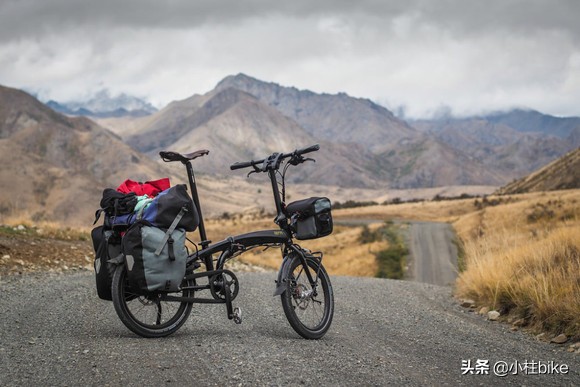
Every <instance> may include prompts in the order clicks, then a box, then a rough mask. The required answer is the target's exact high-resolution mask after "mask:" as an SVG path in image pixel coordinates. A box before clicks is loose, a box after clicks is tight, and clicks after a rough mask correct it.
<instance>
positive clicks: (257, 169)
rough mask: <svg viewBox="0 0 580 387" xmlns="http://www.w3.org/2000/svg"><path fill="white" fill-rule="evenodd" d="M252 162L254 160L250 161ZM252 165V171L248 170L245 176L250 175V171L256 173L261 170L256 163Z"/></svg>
mask: <svg viewBox="0 0 580 387" xmlns="http://www.w3.org/2000/svg"><path fill="white" fill-rule="evenodd" d="M253 162H254V161H253V160H252V163H253ZM252 167H253V168H254V170H253V171H250V172H248V174H247V175H246V178H248V177H250V175H251V174H252V173H258V172H262V170H261V169H260V168H258V167H257V166H256V165H254V164H252Z"/></svg>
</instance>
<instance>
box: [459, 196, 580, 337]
mask: <svg viewBox="0 0 580 387" xmlns="http://www.w3.org/2000/svg"><path fill="white" fill-rule="evenodd" d="M516 199H517V200H512V201H508V202H507V203H505V202H504V203H501V204H499V205H496V206H491V207H485V208H482V209H481V210H477V211H475V212H473V213H471V214H466V215H464V216H463V217H461V218H460V219H458V220H457V221H456V222H455V223H454V226H455V228H456V230H457V233H458V235H459V237H460V238H461V240H462V241H463V247H464V250H465V260H466V262H465V263H466V269H465V271H464V272H463V273H461V274H460V276H459V279H458V281H457V294H458V295H459V296H461V297H466V298H472V299H474V300H475V301H476V302H477V303H478V304H479V305H485V306H489V307H491V308H494V309H498V310H501V311H502V312H504V313H506V312H509V313H510V314H511V315H512V317H513V318H523V319H524V320H525V322H526V323H527V324H529V326H530V327H532V328H535V329H537V330H547V331H550V332H552V333H566V334H568V335H571V336H576V337H578V336H580V209H579V207H578V203H579V202H580V191H578V190H575V191H560V192H550V193H539V194H526V195H519V196H518V197H517V198H516Z"/></svg>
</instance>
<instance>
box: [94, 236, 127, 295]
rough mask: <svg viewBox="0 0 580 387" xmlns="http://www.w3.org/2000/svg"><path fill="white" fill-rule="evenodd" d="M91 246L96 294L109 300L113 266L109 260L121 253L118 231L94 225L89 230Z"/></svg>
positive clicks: (114, 266)
mask: <svg viewBox="0 0 580 387" xmlns="http://www.w3.org/2000/svg"><path fill="white" fill-rule="evenodd" d="M91 238H92V239H93V248H94V249H95V262H94V269H95V280H96V284H97V295H98V296H99V298H101V299H103V300H108V301H111V300H112V299H113V298H112V296H111V283H112V281H113V274H114V272H115V268H116V267H117V266H116V265H114V264H111V263H109V260H111V259H114V258H117V257H118V256H119V255H120V254H121V236H120V235H119V233H117V232H115V231H112V230H110V229H107V228H106V227H103V226H99V227H95V228H94V229H93V231H92V232H91Z"/></svg>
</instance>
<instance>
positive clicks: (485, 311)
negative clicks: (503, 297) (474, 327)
mask: <svg viewBox="0 0 580 387" xmlns="http://www.w3.org/2000/svg"><path fill="white" fill-rule="evenodd" d="M488 312H489V308H488V307H487V306H484V307H483V308H481V309H480V310H479V314H480V315H482V316H485V315H487V313H488Z"/></svg>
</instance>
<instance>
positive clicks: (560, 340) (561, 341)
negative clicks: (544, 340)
mask: <svg viewBox="0 0 580 387" xmlns="http://www.w3.org/2000/svg"><path fill="white" fill-rule="evenodd" d="M566 341H568V336H566V335H565V334H563V333H562V334H561V335H558V336H556V337H554V338H553V339H552V340H550V343H554V344H564V343H565V342H566Z"/></svg>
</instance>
